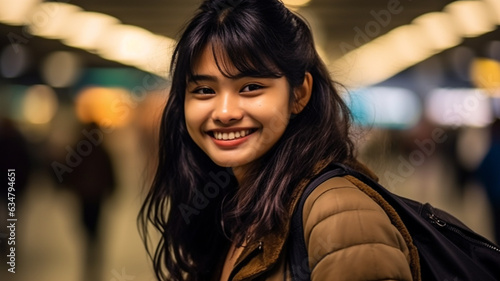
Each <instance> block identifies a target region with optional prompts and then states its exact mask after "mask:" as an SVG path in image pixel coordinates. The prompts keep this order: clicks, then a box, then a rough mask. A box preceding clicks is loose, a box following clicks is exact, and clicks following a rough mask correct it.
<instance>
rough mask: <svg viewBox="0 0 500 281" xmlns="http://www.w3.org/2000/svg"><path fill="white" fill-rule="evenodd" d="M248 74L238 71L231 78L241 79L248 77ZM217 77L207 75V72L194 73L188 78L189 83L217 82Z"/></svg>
mask: <svg viewBox="0 0 500 281" xmlns="http://www.w3.org/2000/svg"><path fill="white" fill-rule="evenodd" d="M247 76H248V75H246V74H244V73H238V74H236V75H233V76H231V77H229V79H232V80H238V79H241V78H243V77H247ZM217 80H218V79H217V77H216V76H212V75H206V74H194V75H192V76H191V77H190V78H189V80H188V83H191V82H199V81H209V82H217Z"/></svg>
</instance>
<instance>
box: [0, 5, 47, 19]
mask: <svg viewBox="0 0 500 281" xmlns="http://www.w3.org/2000/svg"><path fill="white" fill-rule="evenodd" d="M40 2H42V0H2V1H0V22H3V23H6V24H11V25H23V24H25V23H26V18H27V15H28V14H29V13H30V11H31V10H32V9H33V8H34V7H35V6H36V5H37V4H39V3H40Z"/></svg>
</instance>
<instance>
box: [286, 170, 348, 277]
mask: <svg viewBox="0 0 500 281" xmlns="http://www.w3.org/2000/svg"><path fill="white" fill-rule="evenodd" d="M344 175H346V171H345V170H344V169H342V168H341V167H334V168H333V170H328V171H326V172H324V173H322V174H321V175H320V176H318V177H317V178H315V179H314V180H312V181H311V183H309V184H308V185H307V187H306V189H305V190H304V192H303V193H302V196H301V197H300V200H299V202H298V203H297V206H296V209H295V211H294V213H293V216H292V221H291V226H290V238H289V262H290V273H291V276H292V280H294V281H295V280H297V281H299V280H300V281H302V280H310V275H311V271H310V268H309V261H308V255H307V248H306V242H305V240H304V234H303V233H304V226H303V225H302V218H303V217H302V210H303V209H304V204H305V202H306V200H307V197H309V195H310V194H311V193H312V192H313V191H314V190H315V189H316V187H318V186H319V185H320V184H322V183H323V182H325V181H327V180H329V179H331V178H334V177H341V176H344Z"/></svg>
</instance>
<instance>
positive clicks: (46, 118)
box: [22, 85, 59, 124]
mask: <svg viewBox="0 0 500 281" xmlns="http://www.w3.org/2000/svg"><path fill="white" fill-rule="evenodd" d="M58 104H59V102H58V100H57V96H56V93H55V92H54V90H53V89H52V88H50V87H49V86H47V85H35V86H32V87H30V88H29V89H28V90H27V92H26V95H25V97H24V100H23V109H22V111H23V116H24V117H25V118H26V120H27V121H28V122H30V123H32V124H47V123H49V122H50V121H51V120H52V118H53V117H54V115H55V113H56V111H57V108H58Z"/></svg>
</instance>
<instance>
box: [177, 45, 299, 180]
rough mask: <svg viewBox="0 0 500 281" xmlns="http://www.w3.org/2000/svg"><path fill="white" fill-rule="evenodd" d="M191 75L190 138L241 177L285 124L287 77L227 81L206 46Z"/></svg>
mask: <svg viewBox="0 0 500 281" xmlns="http://www.w3.org/2000/svg"><path fill="white" fill-rule="evenodd" d="M230 70H231V71H234V72H236V70H233V69H230ZM193 73H194V76H193V79H192V80H191V81H188V84H187V87H186V98H185V103H184V110H185V119H186V126H187V130H188V132H189V135H190V136H191V138H192V139H193V141H194V142H195V143H196V144H197V145H198V146H199V147H200V148H201V149H202V150H203V151H204V152H205V153H206V154H207V155H208V156H209V157H210V158H211V159H212V161H214V162H215V163H216V164H217V165H219V166H223V167H232V168H233V171H234V173H235V175H236V177H237V178H241V177H240V176H241V175H243V174H244V172H245V166H247V165H248V164H251V163H252V162H254V161H255V160H257V159H258V158H260V157H261V156H263V155H264V154H265V153H266V152H268V151H269V150H270V149H271V148H272V147H273V146H274V144H276V142H277V141H278V140H279V138H280V137H281V136H282V135H283V132H284V131H285V129H286V127H287V125H288V122H289V118H290V114H291V108H290V102H289V101H290V91H289V86H288V82H287V80H286V78H285V77H280V78H261V77H249V76H238V75H236V77H231V78H228V77H225V76H224V75H223V74H222V73H221V72H220V70H219V69H218V67H217V64H216V61H215V59H214V56H213V54H212V49H211V48H210V47H208V48H205V50H204V52H203V53H202V54H201V56H200V58H199V60H198V61H197V64H195V66H194V69H193Z"/></svg>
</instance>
